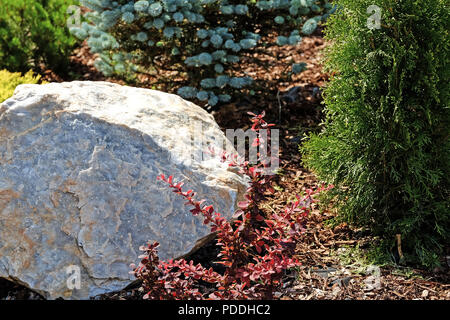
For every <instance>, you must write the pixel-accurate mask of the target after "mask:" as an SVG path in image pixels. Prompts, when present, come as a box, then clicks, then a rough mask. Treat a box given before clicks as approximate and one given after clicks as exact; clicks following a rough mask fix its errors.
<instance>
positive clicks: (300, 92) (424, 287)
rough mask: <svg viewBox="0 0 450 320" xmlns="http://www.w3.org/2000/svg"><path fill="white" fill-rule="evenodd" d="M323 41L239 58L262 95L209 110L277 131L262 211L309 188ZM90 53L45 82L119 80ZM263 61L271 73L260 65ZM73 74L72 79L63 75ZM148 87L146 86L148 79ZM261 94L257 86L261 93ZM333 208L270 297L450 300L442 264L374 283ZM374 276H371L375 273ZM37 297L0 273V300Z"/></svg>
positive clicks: (130, 292)
mask: <svg viewBox="0 0 450 320" xmlns="http://www.w3.org/2000/svg"><path fill="white" fill-rule="evenodd" d="M325 46H326V44H325V42H324V40H323V38H322V36H321V34H320V32H316V33H315V34H313V35H312V36H310V37H304V38H303V41H302V42H301V44H299V45H297V46H291V47H288V48H287V49H286V48H285V47H284V48H283V49H281V48H279V47H277V46H274V47H270V48H267V50H266V52H265V53H259V54H261V55H264V57H263V60H265V61H266V66H265V67H263V66H257V65H252V64H251V59H249V60H248V63H247V64H245V63H243V66H244V67H243V72H247V73H248V74H249V75H251V76H252V77H253V78H255V79H257V81H258V84H260V85H262V86H264V87H265V88H267V92H266V94H264V95H263V94H258V93H257V94H255V95H253V96H246V97H241V98H240V99H238V100H237V101H234V102H233V103H229V104H226V105H221V106H220V108H214V109H213V110H211V112H212V114H213V116H214V117H215V119H216V121H217V122H218V124H219V125H220V127H221V128H222V129H226V128H233V129H237V128H242V129H248V128H249V121H248V118H247V117H246V112H249V111H251V112H257V113H260V112H261V111H263V110H265V111H266V113H267V117H266V120H267V121H269V122H272V123H275V124H276V127H275V128H278V129H280V135H281V136H280V143H281V146H280V147H281V150H280V152H281V153H280V167H281V169H282V170H281V171H280V174H279V175H277V177H276V178H275V184H276V192H275V194H273V195H271V196H270V197H268V199H267V200H266V201H265V202H264V203H262V204H261V208H263V209H264V210H265V211H266V212H267V213H270V212H272V211H279V210H282V209H283V208H284V206H285V205H286V204H287V203H288V202H289V201H291V200H292V199H293V196H295V194H299V193H301V192H302V191H304V190H305V189H306V188H315V187H317V186H318V184H319V182H318V181H317V179H316V177H315V176H314V174H313V173H311V172H310V171H308V170H307V169H305V168H303V166H302V164H301V155H300V153H299V151H298V145H299V143H300V142H301V140H302V138H303V135H304V133H308V132H310V131H314V130H317V128H318V124H319V123H320V121H321V119H322V105H321V103H322V97H321V88H322V87H323V86H324V85H325V84H326V81H327V80H328V77H327V75H326V74H324V73H323V72H322V66H321V62H320V61H321V57H322V53H321V50H322V49H323V48H324V47H325ZM94 59H95V56H94V55H92V54H91V53H90V52H89V49H88V48H87V47H86V46H85V45H84V46H82V47H80V48H78V49H76V50H75V52H74V55H73V56H72V57H71V61H72V62H71V69H70V70H71V76H69V78H61V77H59V76H57V75H55V74H53V73H52V72H51V71H50V70H47V71H43V77H44V80H47V81H58V82H59V81H67V80H72V79H74V78H75V79H77V80H94V81H99V80H100V81H114V82H118V83H121V84H123V82H122V81H117V80H114V79H108V78H105V77H104V76H103V75H102V74H100V73H99V72H98V71H96V70H95V68H94V67H93V61H94ZM292 62H295V63H299V62H305V63H307V67H308V69H307V70H306V71H304V72H303V73H301V74H300V75H294V76H292V77H291V78H290V76H289V74H288V71H289V70H287V69H286V65H287V64H290V63H292ZM267 66H269V68H270V72H268V71H267ZM70 77H72V78H70ZM149 87H151V86H150V85H149ZM263 92H264V91H263ZM334 215H335V213H334V212H331V211H328V210H323V208H322V211H320V210H319V207H317V206H316V207H315V208H314V210H313V212H312V213H311V215H310V217H309V220H308V225H307V230H306V232H305V234H304V241H302V242H301V243H299V244H298V246H297V255H298V257H299V259H300V260H301V261H302V263H303V266H302V267H301V268H300V269H299V270H297V271H296V272H294V273H289V274H287V275H286V279H285V282H284V286H283V290H282V291H281V292H278V293H276V296H277V297H278V298H280V299H283V300H311V299H352V300H353V299H390V300H398V299H408V300H412V299H419V300H425V299H426V300H437V299H441V300H442V299H444V300H449V299H450V276H449V269H448V268H447V267H444V268H443V269H441V270H436V272H428V271H423V270H418V269H409V268H404V267H401V266H396V267H392V266H391V267H382V268H381V274H380V277H379V278H378V279H379V285H378V286H373V285H372V284H373V281H374V278H373V277H372V278H371V276H372V273H371V272H369V270H367V266H364V265H363V266H361V265H357V263H355V264H349V262H348V261H347V262H346V261H343V260H342V259H341V258H340V257H341V255H342V254H345V253H346V252H347V253H348V252H351V248H355V247H358V248H360V249H364V248H366V247H367V246H368V244H369V243H372V242H373V241H374V239H372V238H370V237H369V236H367V235H366V234H365V233H364V231H362V230H357V229H353V228H351V227H349V226H347V225H345V224H341V225H338V226H336V227H334V228H332V227H328V226H326V222H327V220H329V219H331V218H333V217H334ZM215 253H216V248H215V247H214V244H210V245H208V246H207V247H206V248H203V249H202V250H199V252H197V253H196V254H195V255H194V256H192V257H191V258H192V259H193V260H194V261H195V262H202V264H206V265H207V266H208V267H209V265H208V264H210V263H211V261H213V260H214V259H215ZM375 280H376V279H375ZM141 297H142V293H140V292H139V290H138V289H137V288H136V287H133V286H131V287H130V288H127V289H125V290H122V291H120V292H113V293H108V294H104V295H100V296H97V297H93V299H101V300H116V299H117V300H129V299H139V298H141ZM40 298H41V297H40V296H38V295H36V294H34V293H32V292H30V291H29V290H27V289H26V288H23V287H21V286H19V285H14V284H12V283H10V282H7V281H6V280H1V279H0V300H1V299H40Z"/></svg>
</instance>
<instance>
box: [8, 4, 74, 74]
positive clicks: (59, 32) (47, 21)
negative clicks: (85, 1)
mask: <svg viewBox="0 0 450 320" xmlns="http://www.w3.org/2000/svg"><path fill="white" fill-rule="evenodd" d="M75 2H76V1H73V0H36V1H28V0H1V4H0V69H2V68H4V69H8V70H9V71H21V72H26V71H27V70H29V69H30V68H33V69H37V67H38V66H39V64H40V63H44V64H45V66H46V67H47V68H51V69H52V70H54V71H56V72H61V71H63V70H64V67H65V64H66V62H67V57H68V56H69V54H70V52H71V49H72V47H73V45H74V44H75V41H76V40H75V38H74V37H73V36H72V35H71V34H70V33H69V31H68V29H67V27H66V21H67V18H68V14H67V13H66V10H67V8H68V6H69V5H70V4H73V3H75Z"/></svg>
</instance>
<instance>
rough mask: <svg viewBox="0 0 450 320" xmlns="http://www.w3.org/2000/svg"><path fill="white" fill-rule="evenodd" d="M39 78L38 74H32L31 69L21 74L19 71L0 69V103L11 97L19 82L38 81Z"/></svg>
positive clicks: (31, 82)
mask: <svg viewBox="0 0 450 320" xmlns="http://www.w3.org/2000/svg"><path fill="white" fill-rule="evenodd" d="M40 78H41V76H40V75H36V76H34V75H33V72H32V71H31V70H30V71H28V72H27V73H26V74H24V75H23V76H22V74H21V73H20V72H14V73H13V72H9V71H7V70H0V103H1V102H3V101H5V100H6V99H8V98H9V97H11V96H12V95H13V93H14V89H15V88H16V87H17V86H18V85H19V84H34V83H38V82H39V80H40Z"/></svg>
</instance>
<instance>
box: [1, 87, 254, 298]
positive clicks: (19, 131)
mask: <svg viewBox="0 0 450 320" xmlns="http://www.w3.org/2000/svg"><path fill="white" fill-rule="evenodd" d="M199 138H202V139H203V145H202V143H199ZM224 141H225V143H226V144H227V143H229V142H228V140H226V139H225V137H224V135H223V133H222V131H221V130H220V128H219V126H218V125H217V124H216V123H215V121H214V119H213V117H212V116H211V115H210V114H208V113H207V112H206V111H204V110H203V109H201V108H200V107H198V106H196V105H194V104H192V103H190V102H187V101H185V100H183V99H181V98H180V97H178V96H175V95H171V94H167V93H162V92H159V91H154V90H147V89H138V88H132V87H126V86H120V85H117V84H112V83H106V82H70V83H51V84H46V85H21V86H19V87H17V89H16V91H15V93H14V96H13V97H12V98H10V99H8V100H6V101H5V102H4V103H3V104H1V105H0V277H4V278H8V279H12V280H13V281H16V282H19V283H21V284H24V285H25V286H27V287H29V288H31V289H33V290H36V291H37V292H39V293H41V294H43V295H44V296H45V297H46V298H49V299H54V298H57V297H63V298H67V299H87V298H89V297H91V296H93V295H96V294H100V293H104V292H107V291H113V290H118V289H121V288H123V287H124V286H126V285H127V284H129V283H130V280H132V279H133V277H132V276H131V275H129V271H130V268H129V265H130V263H136V262H138V258H137V257H138V256H139V254H140V252H139V246H141V245H144V244H145V243H146V242H147V241H148V240H155V241H158V242H160V243H161V246H160V257H161V258H163V259H168V258H176V257H179V256H181V255H183V254H186V253H187V252H188V251H190V250H192V248H194V247H195V245H196V243H197V241H198V240H199V239H201V238H202V237H205V236H207V235H208V234H209V229H208V228H207V227H206V226H203V225H202V220H201V218H200V217H193V216H192V215H191V214H190V212H189V208H188V207H186V206H184V201H183V199H181V198H180V197H179V196H177V195H175V194H174V193H172V192H171V190H169V188H168V186H167V185H166V184H165V183H163V182H161V181H159V182H158V181H156V177H157V175H159V174H161V173H164V174H165V175H173V176H174V178H175V179H176V180H181V179H183V180H184V181H185V186H186V190H187V189H194V190H195V191H197V192H198V197H199V198H206V199H207V200H208V201H209V203H211V204H213V205H214V206H215V208H216V209H217V210H218V211H219V212H221V213H222V214H223V215H225V216H227V217H229V216H230V215H231V214H232V213H233V211H234V210H235V208H236V203H237V201H238V200H240V198H241V197H242V195H243V192H244V190H245V180H243V178H242V177H241V176H239V175H238V174H236V173H234V172H232V171H230V170H229V169H228V167H227V165H226V164H223V163H221V162H220V161H219V160H218V159H215V158H212V159H207V157H206V158H205V159H202V157H201V151H202V150H204V149H205V148H206V145H208V144H210V145H215V146H216V148H221V147H223V146H222V143H223V142H224ZM228 147H229V146H228ZM77 270H80V272H81V277H80V278H78V277H77ZM78 280H80V281H81V283H80V287H79V288H78V284H77V281H78Z"/></svg>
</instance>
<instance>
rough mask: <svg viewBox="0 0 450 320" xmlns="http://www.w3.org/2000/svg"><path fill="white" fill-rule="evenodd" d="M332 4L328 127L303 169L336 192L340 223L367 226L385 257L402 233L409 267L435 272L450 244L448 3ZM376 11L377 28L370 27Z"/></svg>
mask: <svg viewBox="0 0 450 320" xmlns="http://www.w3.org/2000/svg"><path fill="white" fill-rule="evenodd" d="M333 3H335V4H337V5H338V6H339V9H338V10H337V11H336V14H335V15H333V16H332V17H331V18H330V19H329V20H328V25H327V27H326V38H327V39H328V40H329V41H330V42H331V46H330V48H329V50H328V52H327V54H326V56H327V59H326V60H327V61H326V65H327V68H328V71H329V72H330V73H331V74H332V78H331V81H330V83H329V84H328V87H327V88H326V90H325V91H326V92H325V104H326V108H325V111H326V120H325V122H324V124H323V125H324V128H323V131H322V132H321V133H320V134H313V135H311V136H310V139H309V140H307V141H306V142H305V144H304V145H303V147H302V151H303V153H304V162H305V164H306V165H307V166H309V167H310V168H312V169H313V170H314V171H315V172H316V173H317V174H318V175H319V177H320V178H322V179H324V180H326V181H327V182H330V183H333V184H334V185H335V186H336V188H334V189H333V190H334V191H332V192H331V193H330V194H329V196H330V198H333V199H334V204H335V205H336V207H337V208H338V211H339V217H338V220H339V221H347V222H350V223H353V224H355V225H359V226H366V227H369V228H370V229H371V230H372V231H373V233H374V234H375V235H379V236H380V237H381V238H382V239H384V241H383V244H385V245H386V247H385V248H391V249H394V245H395V243H396V242H395V235H396V234H400V235H401V243H402V250H403V253H404V254H405V256H404V257H405V258H406V260H407V261H410V262H413V261H414V262H420V263H421V264H422V265H424V266H429V267H431V266H434V265H436V264H437V263H438V260H439V255H440V254H442V249H443V248H444V247H445V246H447V245H448V244H449V237H450V228H449V225H450V183H449V182H450V140H449V133H450V126H449V125H450V109H449V92H450V90H449V89H450V88H449V83H450V81H449V80H450V79H449V72H450V67H449V42H450V37H449V22H450V16H449V4H448V2H447V1H445V0H336V1H333ZM370 5H377V6H378V7H379V8H380V9H381V21H380V22H381V23H380V28H379V29H373V28H372V29H370V28H368V26H367V20H368V19H371V18H370V16H371V15H372V14H373V12H370V10H369V13H368V8H369V6H370ZM371 21H372V20H371ZM395 248H396V247H395ZM392 252H395V250H393V251H392Z"/></svg>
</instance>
